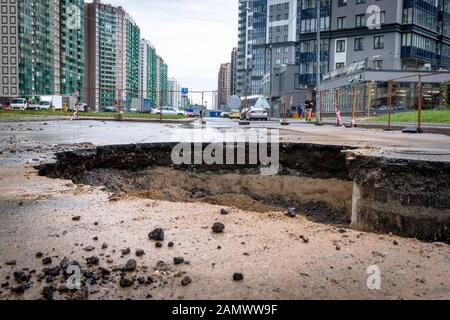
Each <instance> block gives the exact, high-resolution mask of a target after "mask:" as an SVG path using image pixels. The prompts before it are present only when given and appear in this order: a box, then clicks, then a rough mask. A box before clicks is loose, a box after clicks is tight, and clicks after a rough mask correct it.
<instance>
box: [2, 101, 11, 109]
mask: <svg viewBox="0 0 450 320" xmlns="http://www.w3.org/2000/svg"><path fill="white" fill-rule="evenodd" d="M0 110H3V111H11V103H9V102H5V103H3V104H0Z"/></svg>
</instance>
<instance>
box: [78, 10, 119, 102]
mask: <svg viewBox="0 0 450 320" xmlns="http://www.w3.org/2000/svg"><path fill="white" fill-rule="evenodd" d="M84 10H85V19H86V21H85V75H84V79H85V85H84V87H85V98H84V101H85V102H86V103H87V104H88V107H89V108H90V109H91V110H97V111H99V110H100V109H102V108H105V107H108V106H114V105H115V104H116V99H117V98H118V92H117V76H118V74H117V73H118V67H117V60H118V58H117V56H118V43H117V41H118V37H117V34H118V26H117V24H118V19H117V8H116V7H114V6H111V5H108V4H102V3H100V2H98V1H94V2H93V3H88V4H86V6H85V9H84Z"/></svg>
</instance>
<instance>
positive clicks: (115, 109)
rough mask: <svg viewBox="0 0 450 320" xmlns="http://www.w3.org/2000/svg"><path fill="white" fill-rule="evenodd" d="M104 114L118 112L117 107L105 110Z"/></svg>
mask: <svg viewBox="0 0 450 320" xmlns="http://www.w3.org/2000/svg"><path fill="white" fill-rule="evenodd" d="M103 112H117V108H116V107H105V108H104V109H103Z"/></svg>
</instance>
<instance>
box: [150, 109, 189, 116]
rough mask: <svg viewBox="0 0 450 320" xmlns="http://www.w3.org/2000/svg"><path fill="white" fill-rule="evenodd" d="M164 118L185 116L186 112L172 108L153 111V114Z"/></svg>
mask: <svg viewBox="0 0 450 320" xmlns="http://www.w3.org/2000/svg"><path fill="white" fill-rule="evenodd" d="M161 113H162V115H163V116H184V112H183V111H180V110H176V109H175V108H172V107H163V108H155V109H153V110H152V114H155V115H161Z"/></svg>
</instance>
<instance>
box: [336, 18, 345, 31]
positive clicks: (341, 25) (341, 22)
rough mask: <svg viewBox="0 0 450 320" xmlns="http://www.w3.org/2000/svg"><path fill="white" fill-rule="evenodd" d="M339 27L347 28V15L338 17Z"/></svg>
mask: <svg viewBox="0 0 450 320" xmlns="http://www.w3.org/2000/svg"><path fill="white" fill-rule="evenodd" d="M337 28H338V29H344V28H345V17H339V18H337Z"/></svg>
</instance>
